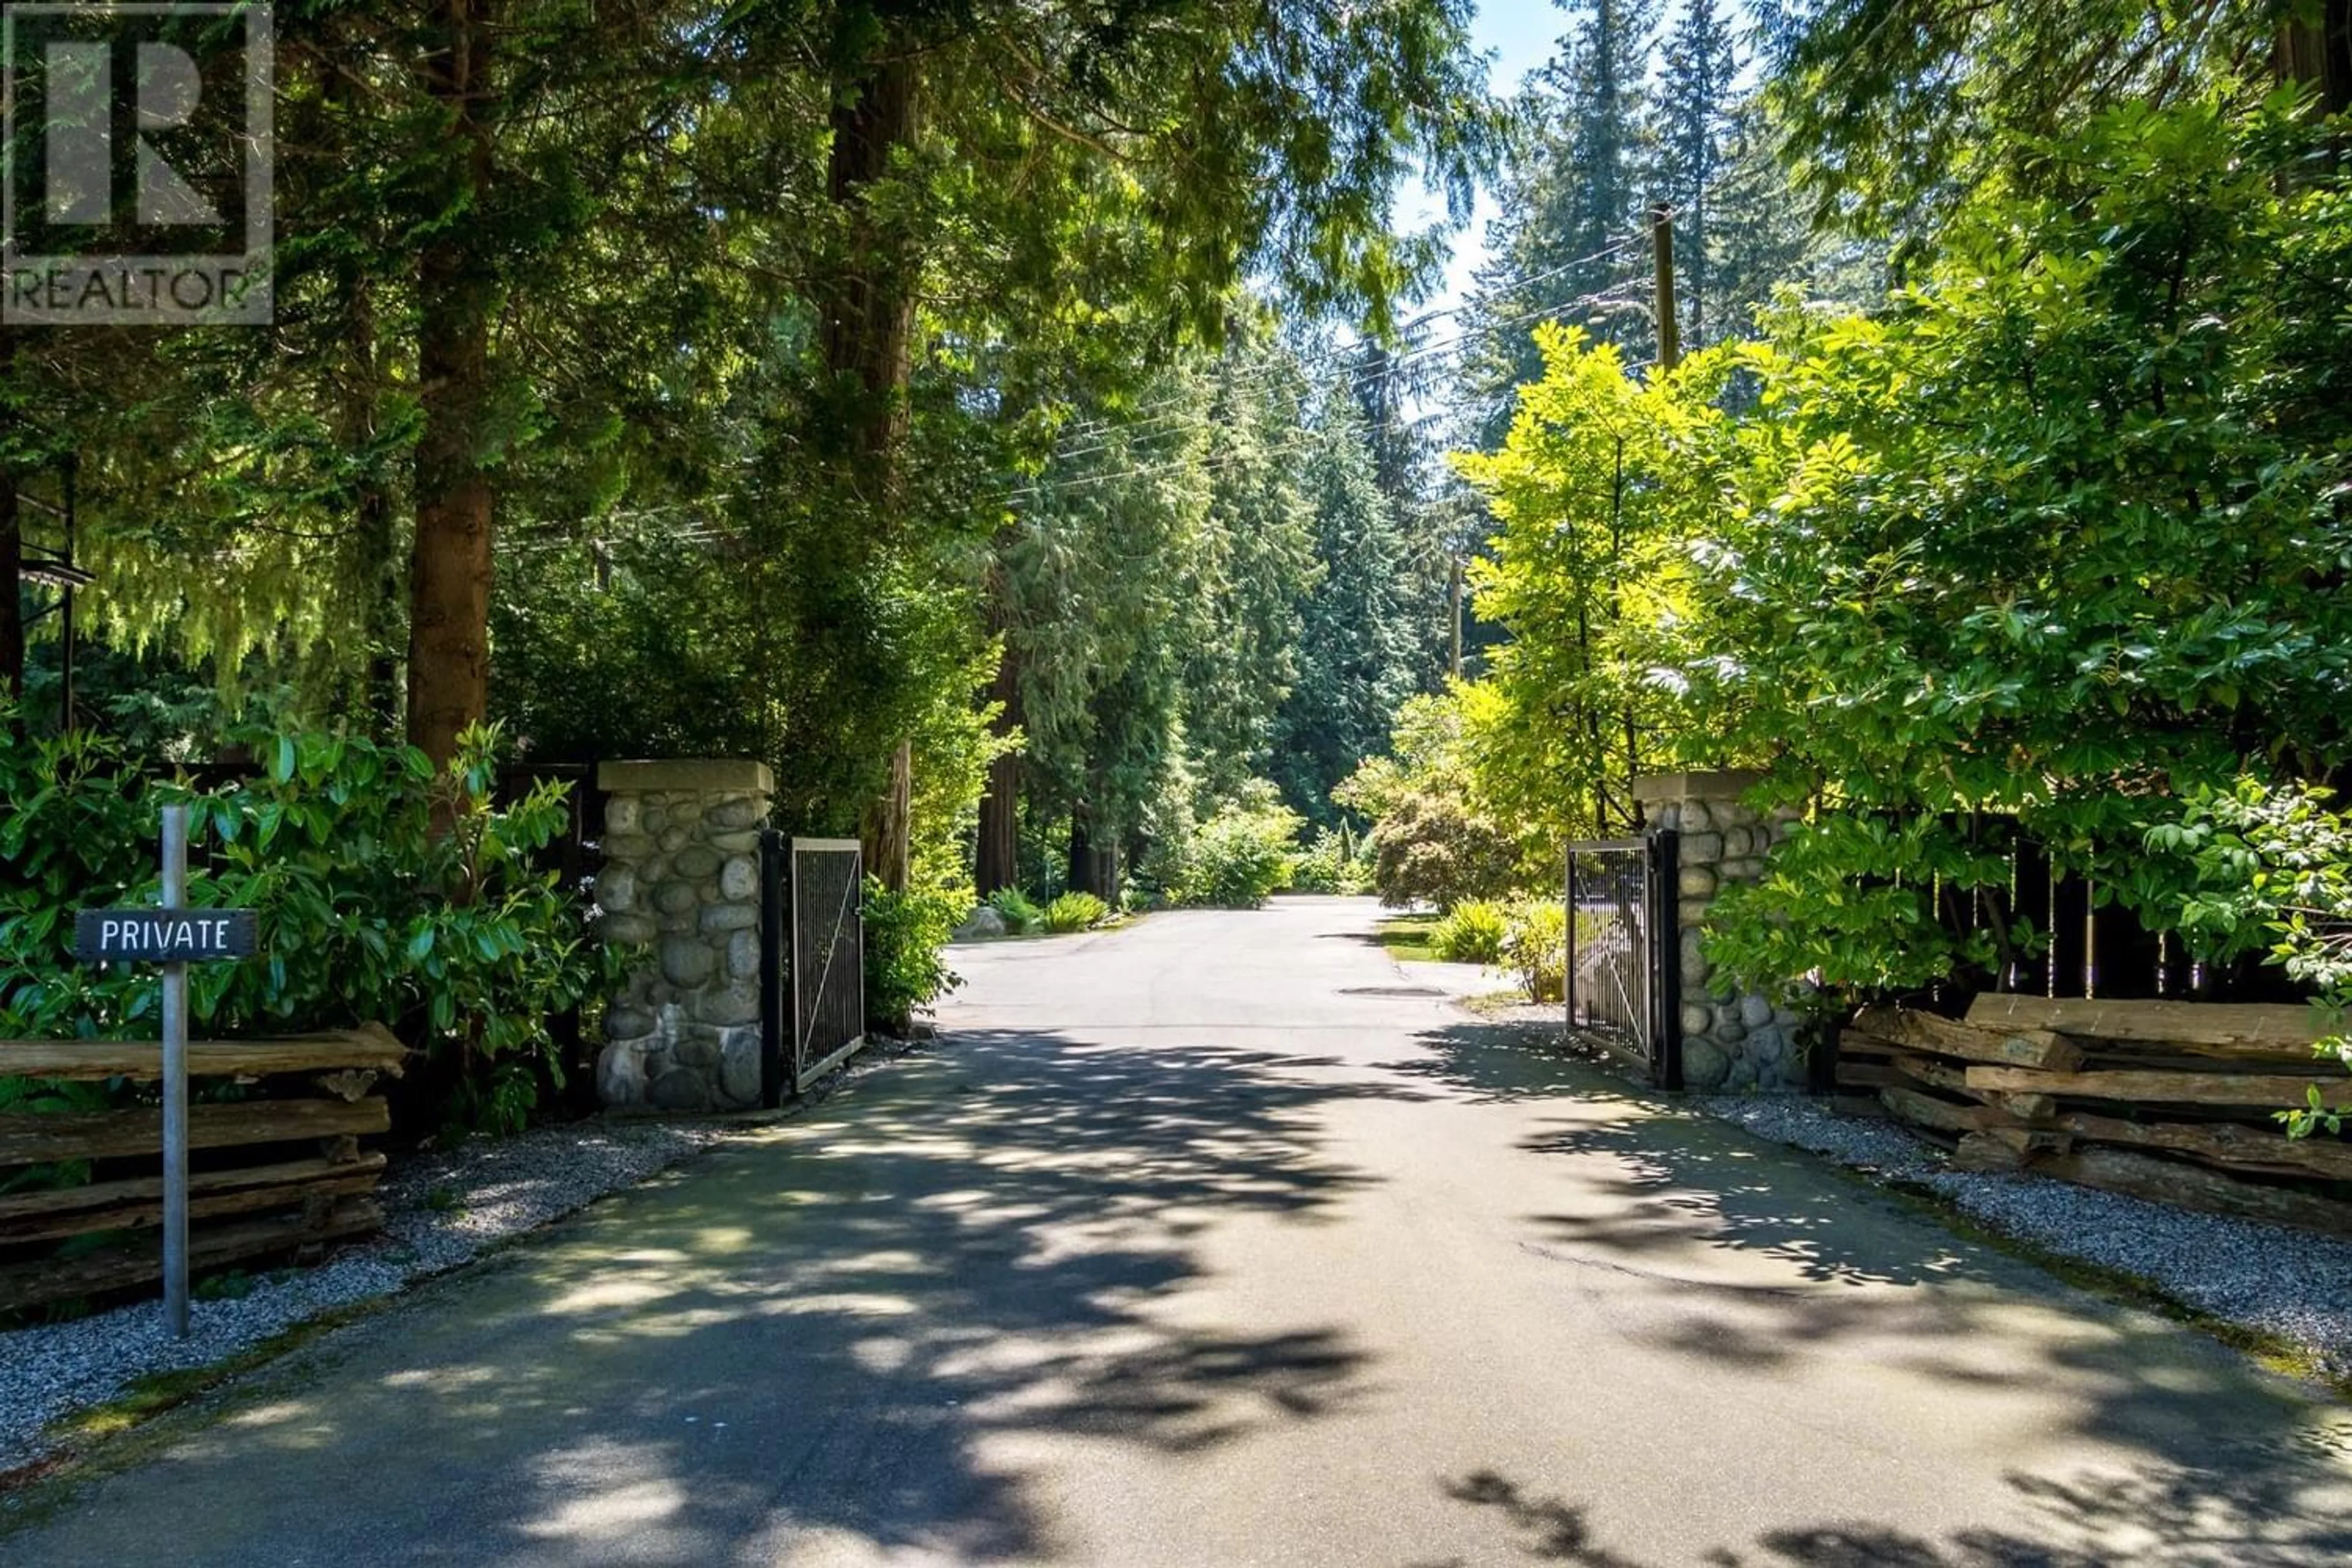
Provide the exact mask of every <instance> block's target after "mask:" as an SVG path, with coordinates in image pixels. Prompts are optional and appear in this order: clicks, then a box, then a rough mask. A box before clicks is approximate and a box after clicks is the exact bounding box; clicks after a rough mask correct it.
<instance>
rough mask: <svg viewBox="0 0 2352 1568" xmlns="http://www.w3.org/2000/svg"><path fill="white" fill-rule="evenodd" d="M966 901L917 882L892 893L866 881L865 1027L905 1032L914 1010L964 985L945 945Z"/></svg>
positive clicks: (874, 880) (892, 1032)
mask: <svg viewBox="0 0 2352 1568" xmlns="http://www.w3.org/2000/svg"><path fill="white" fill-rule="evenodd" d="M962 907H963V899H962V898H961V896H960V895H959V894H958V893H957V892H956V891H954V890H951V889H943V888H936V887H926V886H920V885H918V886H915V887H910V888H908V889H906V890H905V891H903V892H892V891H891V890H890V889H887V888H885V887H884V886H883V885H882V884H881V882H880V881H879V880H878V879H876V878H873V877H868V878H866V1027H868V1028H870V1029H877V1030H880V1031H882V1032H885V1033H888V1034H903V1033H904V1032H905V1031H906V1028H907V1026H908V1022H909V1021H910V1020H911V1019H912V1018H913V1017H914V1013H915V1009H916V1008H918V1007H922V1006H928V1005H929V1004H930V1003H932V1002H933V1001H935V1000H937V999H938V998H939V997H940V996H941V995H942V994H945V993H947V992H950V991H952V990H954V989H955V988H956V987H957V986H958V985H961V984H963V979H962V977H961V975H959V974H957V973H956V972H955V971H953V970H952V969H950V968H949V967H948V964H947V958H946V954H945V952H944V951H943V950H944V949H945V948H946V946H947V944H948V941H949V939H950V937H952V936H953V935H954V934H955V926H956V916H957V914H958V913H959V912H960V911H961V909H962Z"/></svg>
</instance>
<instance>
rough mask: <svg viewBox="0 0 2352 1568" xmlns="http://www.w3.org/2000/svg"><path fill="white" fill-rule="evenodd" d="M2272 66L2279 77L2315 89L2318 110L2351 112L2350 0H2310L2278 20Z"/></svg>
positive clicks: (2339, 112) (2337, 112)
mask: <svg viewBox="0 0 2352 1568" xmlns="http://www.w3.org/2000/svg"><path fill="white" fill-rule="evenodd" d="M2272 66H2273V69H2274V70H2275V71H2276V72H2277V75H2278V79H2279V80H2281V81H2283V82H2307V83H2309V84H2310V85H2311V86H2312V87H2314V88H2315V89H2318V93H2319V112H2320V113H2322V114H2343V113H2346V112H2347V111H2352V0H2313V3H2312V4H2311V5H2307V6H2305V7H2304V8H2303V10H2302V13H2301V14H2300V15H2296V16H2290V17H2289V18H2287V19H2286V20H2284V21H2283V22H2281V23H2280V24H2279V32H2278V41H2277V44H2276V46H2275V47H2274V48H2273V53H2272Z"/></svg>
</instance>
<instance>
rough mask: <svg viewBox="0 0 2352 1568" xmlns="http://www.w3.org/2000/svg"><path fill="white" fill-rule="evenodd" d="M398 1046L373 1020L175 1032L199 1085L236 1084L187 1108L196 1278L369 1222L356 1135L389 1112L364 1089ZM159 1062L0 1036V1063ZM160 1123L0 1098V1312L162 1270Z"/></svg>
mask: <svg viewBox="0 0 2352 1568" xmlns="http://www.w3.org/2000/svg"><path fill="white" fill-rule="evenodd" d="M405 1054H406V1052H405V1047H403V1046H402V1045H401V1043H400V1041H399V1040H398V1039H396V1038H395V1037H394V1036H393V1034H392V1032H391V1031H390V1030H388V1029H385V1028H383V1027H381V1026H375V1025H369V1026H364V1027H362V1028H358V1029H351V1030H341V1031H337V1032H333V1033H329V1034H320V1035H306V1036H302V1037H299V1038H293V1039H278V1040H199V1041H194V1042H192V1043H191V1044H190V1045H189V1047H188V1067H189V1074H190V1078H191V1079H192V1080H193V1082H194V1086H195V1087H196V1088H197V1089H199V1090H203V1089H207V1088H210V1087H212V1086H216V1085H219V1084H221V1083H223V1082H228V1083H234V1084H236V1085H239V1086H243V1087H244V1088H246V1089H248V1090H249V1091H250V1092H251V1095H252V1097H251V1098H239V1099H236V1100H223V1099H207V1098H204V1097H203V1096H202V1095H201V1094H200V1095H199V1103H196V1104H194V1105H192V1106H191V1107H190V1108H189V1112H188V1133H189V1147H190V1155H189V1183H188V1192H189V1196H188V1216H189V1226H188V1252H189V1260H190V1263H191V1266H192V1268H194V1271H195V1272H196V1273H197V1274H198V1275H199V1276H201V1275H203V1274H204V1273H205V1271H207V1270H214V1269H219V1268H225V1267H226V1266H228V1265H230V1264H236V1263H249V1262H255V1261H258V1260H261V1259H265V1258H285V1257H296V1258H300V1257H303V1256H305V1255H308V1254H310V1253H314V1252H316V1251H318V1250H319V1249H320V1248H322V1247H324V1245H325V1244H326V1243H328V1242H331V1241H334V1240H337V1239H341V1238H343V1237H355V1236H361V1235H364V1234H366V1233H368V1232H371V1231H373V1230H375V1229H376V1228H377V1227H378V1226H380V1225H382V1224H383V1213H382V1210H381V1209H380V1208H379V1207H378V1205H377V1204H376V1202H375V1198H374V1195H373V1194H374V1192H375V1187H376V1184H377V1182H378V1181H379V1180H380V1179H381V1177H382V1175H383V1154H382V1153H380V1152H373V1151H363V1150H362V1148H361V1147H360V1140H361V1139H362V1138H364V1137H368V1136H370V1135H372V1134H374V1133H380V1132H383V1131H386V1130H387V1129H388V1128H389V1127H390V1126H391V1124H392V1119H391V1113H390V1111H389V1110H388V1109H387V1107H386V1105H385V1103H384V1100H383V1096H382V1095H381V1094H379V1093H377V1092H375V1089H376V1087H377V1085H378V1084H379V1083H380V1082H381V1081H382V1080H383V1079H385V1078H387V1077H397V1076H398V1075H399V1073H400V1070H401V1064H402V1061H403V1058H404V1056H405ZM162 1071H163V1047H160V1046H158V1045H156V1044H154V1043H153V1042H152V1041H149V1042H144V1043H138V1042H115V1041H103V1040H70V1041H50V1040H22V1041H18V1040H0V1077H6V1078H27V1079H50V1080H58V1079H64V1080H68V1081H83V1082H89V1081H100V1080H105V1079H128V1080H131V1081H133V1082H152V1081H154V1080H155V1079H158V1078H159V1077H160V1076H161V1074H162ZM264 1096H266V1098H264ZM162 1151H163V1112H162V1110H160V1109H158V1108H157V1107H156V1106H154V1105H152V1104H147V1105H134V1106H128V1107H124V1108H122V1109H120V1110H96V1111H36V1110H12V1111H5V1112H0V1186H5V1187H14V1188H16V1189H17V1190H14V1191H0V1311H16V1310H22V1309H24V1308H26V1307H31V1306H37V1305H40V1304H42V1303H45V1302H50V1301H59V1300H74V1299H79V1298H85V1297H99V1296H106V1295H111V1294H116V1293H120V1292H122V1291H127V1290H135V1289H140V1288H142V1287H145V1286H150V1285H153V1284H155V1283H156V1282H157V1281H158V1280H160V1279H162V1276H163V1253H162V1247H161V1242H160V1234H159V1229H158V1227H160V1226H162V1224H163V1177H162V1174H161V1171H160V1161H161V1155H162ZM83 1162H87V1163H88V1164H87V1170H88V1173H89V1176H90V1177H91V1179H90V1180H89V1181H86V1182H81V1183H79V1184H75V1185H70V1186H66V1185H53V1184H49V1183H47V1182H35V1183H31V1184H27V1183H24V1182H21V1181H20V1182H8V1181H6V1178H8V1177H11V1176H16V1175H18V1174H20V1172H19V1169H18V1168H19V1167H23V1166H35V1165H59V1164H65V1163H74V1164H79V1163H83ZM93 1237H102V1238H104V1239H102V1240H100V1241H97V1242H95V1243H93V1241H92V1240H91V1239H89V1238H93Z"/></svg>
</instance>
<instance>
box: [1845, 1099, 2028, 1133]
mask: <svg viewBox="0 0 2352 1568" xmlns="http://www.w3.org/2000/svg"><path fill="white" fill-rule="evenodd" d="M1878 1098H1879V1100H1880V1101H1881V1102H1882V1103H1883V1104H1885V1107H1886V1109H1887V1110H1891V1111H1893V1112H1895V1115H1896V1116H1898V1117H1901V1118H1902V1119H1903V1120H1904V1121H1910V1122H1916V1123H1917V1124H1918V1125H1919V1126H1921V1127H1932V1128H1934V1129H1935V1130H1936V1131H1938V1132H1981V1131H1985V1130H1986V1129H1988V1128H1991V1127H2006V1126H2009V1125H2010V1124H2011V1123H2010V1119H2009V1117H2008V1116H2007V1115H2006V1114H2005V1113H2003V1112H2001V1111H2000V1110H1994V1109H1993V1108H1992V1107H1991V1106H1989V1105H1955V1104H1953V1103H1952V1102H1951V1101H1950V1100H1937V1098H1936V1097H1935V1096H1934V1095H1932V1094H1921V1093H1920V1092H1919V1091H1918V1090H1917V1089H1880V1090H1879V1091H1878Z"/></svg>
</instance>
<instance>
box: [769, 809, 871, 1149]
mask: <svg viewBox="0 0 2352 1568" xmlns="http://www.w3.org/2000/svg"><path fill="white" fill-rule="evenodd" d="M865 901H866V867H865V861H864V858H863V857H862V855H861V854H860V852H859V849H858V847H857V840H856V839H855V838H793V837H788V836H786V835H785V834H782V833H780V832H777V831H775V830H773V829H771V830H769V831H768V832H765V833H763V834H761V836H760V1028H761V1044H762V1046H763V1047H765V1050H764V1063H765V1065H764V1069H763V1071H762V1073H761V1093H762V1098H763V1099H764V1100H766V1102H767V1103H768V1104H769V1105H771V1106H774V1105H780V1104H782V1102H783V1100H784V1097H785V1096H787V1095H800V1094H805V1093H807V1092H808V1090H809V1088H810V1086H811V1085H813V1084H814V1083H815V1082H816V1081H817V1079H821V1078H823V1077H824V1075H825V1074H826V1073H828V1072H831V1071H832V1070H833V1069H834V1068H836V1067H839V1066H840V1065H841V1064H842V1063H844V1062H845V1061H847V1060H848V1059H849V1058H851V1057H853V1056H856V1054H857V1050H858V1047H861V1046H863V1045H864V1044H865V1043H866V925H865V919H864V916H865Z"/></svg>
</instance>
